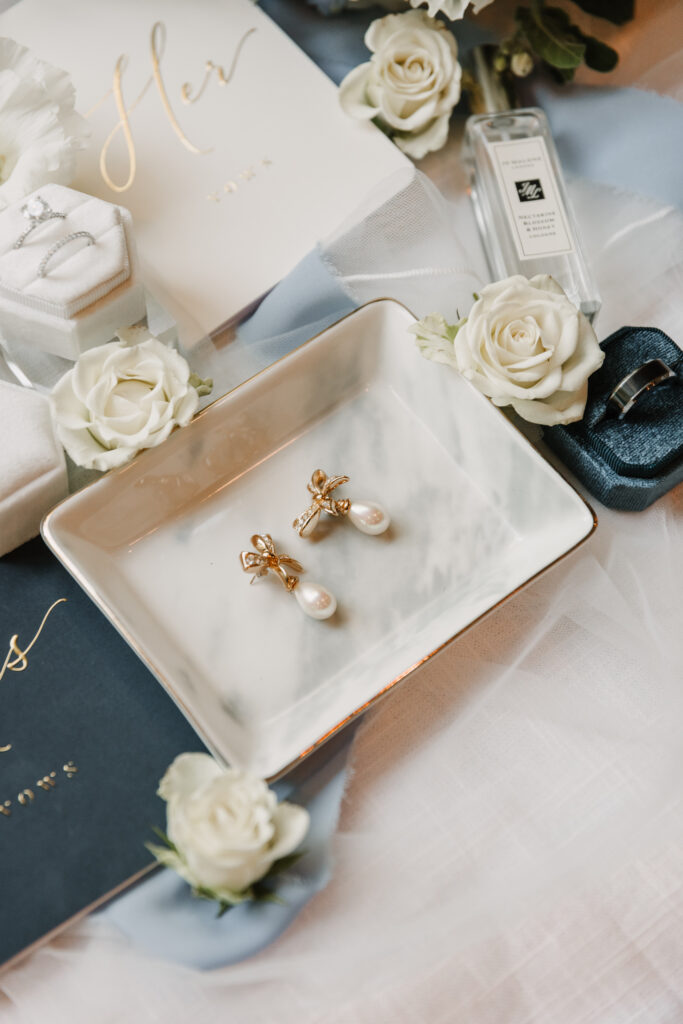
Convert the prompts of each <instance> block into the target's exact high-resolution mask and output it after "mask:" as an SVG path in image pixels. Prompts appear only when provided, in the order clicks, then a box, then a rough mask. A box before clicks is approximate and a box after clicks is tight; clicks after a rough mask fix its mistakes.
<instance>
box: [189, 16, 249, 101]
mask: <svg viewBox="0 0 683 1024" xmlns="http://www.w3.org/2000/svg"><path fill="white" fill-rule="evenodd" d="M255 31H256V29H255V28H250V29H248V30H247V31H246V32H245V33H244V35H243V36H242V38H241V39H240V41H239V43H238V44H237V48H236V49H235V54H234V56H233V58H232V64H231V65H230V70H229V71H228V73H227V75H226V73H225V71H224V70H223V68H222V67H221V66H220V65H219V64H214V62H213V61H212V60H207V62H206V64H205V65H204V81H203V82H202V84H201V85H200V86H199V89H198V90H197V95H196V96H193V95H192V86H191V85H190V83H189V82H185V84H184V85H183V87H182V89H181V90H180V97H181V99H182V101H183V103H185V104H187V105H188V106H189V105H190V104H192V103H196V102H197V100H200V99H201V98H202V96H203V95H204V90H205V89H206V87H207V85H208V84H209V81H210V80H211V75H212V74H213V72H214V71H215V72H216V79H217V81H218V84H219V85H227V84H228V83H229V82H230V81H231V80H232V76H233V75H234V74H235V68H236V67H237V61H238V60H239V56H240V53H241V52H242V47H243V46H244V44H245V43H246V41H247V39H248V38H249V36H250V35H251V34H252V32H255Z"/></svg>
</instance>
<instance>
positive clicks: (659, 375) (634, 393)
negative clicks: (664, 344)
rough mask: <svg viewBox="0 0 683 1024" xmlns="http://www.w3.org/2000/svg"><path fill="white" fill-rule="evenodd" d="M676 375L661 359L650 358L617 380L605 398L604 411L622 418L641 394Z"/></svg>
mask: <svg viewBox="0 0 683 1024" xmlns="http://www.w3.org/2000/svg"><path fill="white" fill-rule="evenodd" d="M676 377H677V374H676V372H675V371H674V370H672V369H671V367H670V366H667V364H666V363H665V362H664V360H663V359H650V360H648V362H647V363H643V365H642V366H639V367H638V368H637V369H636V370H632V371H631V373H629V374H628V375H627V376H626V377H624V379H623V380H622V381H619V383H618V384H617V386H616V387H615V389H614V391H613V392H612V394H611V395H610V396H609V398H608V399H607V410H606V412H607V413H608V414H610V413H611V414H612V415H614V414H616V415H618V417H619V419H620V420H623V418H624V416H627V415H628V414H629V412H630V411H631V409H632V408H633V406H634V405H636V404H637V403H638V402H639V401H640V399H641V398H642V397H643V395H646V394H647V392H648V391H651V390H652V388H656V387H657V385H658V384H663V383H664V382H665V381H667V380H671V379H672V378H676Z"/></svg>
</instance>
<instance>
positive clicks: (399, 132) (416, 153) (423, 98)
mask: <svg viewBox="0 0 683 1024" xmlns="http://www.w3.org/2000/svg"><path fill="white" fill-rule="evenodd" d="M365 45H366V46H367V47H368V49H369V50H372V54H373V55H372V57H371V59H370V61H368V63H366V64H360V65H359V66H358V67H357V68H354V69H353V71H350V72H349V74H348V75H347V76H346V78H345V79H344V80H343V82H342V83H341V85H340V86H339V99H340V102H341V105H342V107H343V108H344V110H345V111H346V113H347V114H349V115H350V116H351V117H357V118H360V119H365V120H368V121H369V120H373V119H375V120H377V122H378V124H379V125H380V126H381V127H382V128H384V129H385V130H386V131H388V132H389V134H390V135H391V136H392V138H393V141H394V142H395V143H396V145H397V146H398V147H399V148H400V149H402V150H403V152H404V153H407V154H408V155H409V156H412V157H414V158H415V159H418V160H419V159H420V158H421V157H423V156H424V155H425V154H426V153H429V152H431V151H432V150H435V149H440V148H441V146H443V144H444V143H445V141H446V138H447V136H448V121H449V118H450V116H451V112H452V110H453V107H454V106H455V104H456V103H457V102H458V100H459V99H460V78H461V73H462V72H461V68H460V65H459V64H458V59H457V57H458V48H457V45H456V42H455V37H454V36H453V33H452V32H449V30H448V29H447V28H446V26H445V25H444V24H442V22H440V21H434V20H433V19H432V18H430V17H429V15H428V14H426V13H425V12H424V11H406V12H405V13H404V14H388V15H387V16H386V17H385V18H379V19H378V20H377V21H373V22H372V24H371V25H370V27H369V28H368V31H367V33H366V35H365Z"/></svg>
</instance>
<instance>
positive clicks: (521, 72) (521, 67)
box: [510, 52, 534, 78]
mask: <svg viewBox="0 0 683 1024" xmlns="http://www.w3.org/2000/svg"><path fill="white" fill-rule="evenodd" d="M510 70H511V71H512V73H513V75H517V78H526V76H527V75H530V74H531V72H532V71H533V70H534V59H533V57H532V56H531V54H530V53H525V52H521V53H513V55H512V57H511V58H510Z"/></svg>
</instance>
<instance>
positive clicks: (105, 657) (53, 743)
mask: <svg viewBox="0 0 683 1024" xmlns="http://www.w3.org/2000/svg"><path fill="white" fill-rule="evenodd" d="M41 625H42V628H41ZM203 749H204V747H203V745H202V743H201V740H200V739H199V738H198V737H197V735H196V734H195V733H194V731H193V730H192V728H191V727H190V725H188V723H187V722H186V720H185V718H184V717H183V715H182V714H181V712H180V711H179V710H178V709H177V708H176V707H175V705H174V704H173V702H172V701H171V700H170V698H169V697H168V696H167V695H166V693H165V692H164V691H163V689H162V688H161V687H160V686H159V684H158V683H157V682H156V680H155V679H154V677H153V676H152V675H151V674H150V672H149V671H148V670H147V669H146V668H145V666H144V665H143V663H142V662H141V661H140V660H139V659H138V657H137V655H136V654H135V653H134V652H133V651H132V650H131V649H130V648H129V647H128V645H127V644H126V642H125V641H124V640H123V639H122V638H121V637H120V636H119V634H118V633H117V632H116V630H115V629H114V628H113V627H112V626H111V625H110V624H109V622H108V621H107V620H106V619H105V617H104V616H103V615H102V613H101V612H100V611H98V609H97V608H96V607H95V605H94V604H93V603H92V602H91V601H90V599H89V598H88V597H87V595H86V594H85V593H84V592H83V591H82V590H81V588H80V587H79V586H78V584H77V583H76V582H75V581H74V580H73V579H72V578H71V576H70V575H69V574H68V573H67V572H66V570H65V569H64V568H63V567H62V566H61V564H60V563H59V562H58V561H57V559H56V558H55V557H54V555H52V554H51V553H50V552H49V551H48V549H47V548H46V546H45V545H44V544H43V542H42V541H41V540H35V541H31V542H30V543H29V544H25V545H24V546H23V547H21V548H18V549H17V550H16V551H13V552H11V553H10V554H8V555H5V557H4V558H2V559H1V560H0V907H1V908H2V910H1V920H2V927H1V928H0V964H6V963H7V962H8V961H9V960H11V959H13V958H14V957H15V956H17V955H18V954H19V953H21V952H22V951H24V950H26V949H27V948H29V947H30V946H32V945H33V944H34V943H36V942H37V941H39V940H40V939H41V938H43V937H44V936H46V935H47V934H49V933H51V932H54V931H55V930H56V929H58V928H60V927H62V926H63V925H65V924H66V923H67V922H68V921H69V920H70V919H71V918H73V917H75V916H76V915H78V914H81V913H83V912H84V911H85V910H87V909H88V908H89V907H92V906H93V905H94V904H96V903H98V902H101V901H102V900H103V899H105V898H106V897H107V896H108V895H110V894H112V893H113V892H114V891H116V890H117V889H119V888H121V887H122V886H124V885H125V884H126V883H127V882H129V881H131V880H133V879H134V878H135V876H138V875H140V873H141V872H144V871H145V870H146V869H147V868H148V867H149V866H150V865H151V863H152V857H151V855H150V854H149V853H148V851H147V850H146V849H145V846H144V843H145V841H147V840H149V839H152V840H153V839H154V837H153V835H152V827H153V826H155V825H156V826H159V827H162V828H163V827H164V825H165V804H164V803H163V802H162V801H161V800H160V799H159V798H158V797H157V796H156V790H157V784H158V781H159V779H160V778H161V776H162V775H163V773H164V771H165V770H166V768H167V767H168V765H169V764H170V763H171V761H172V760H173V758H174V757H175V756H176V755H177V754H180V753H182V752H183V751H185V750H203Z"/></svg>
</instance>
